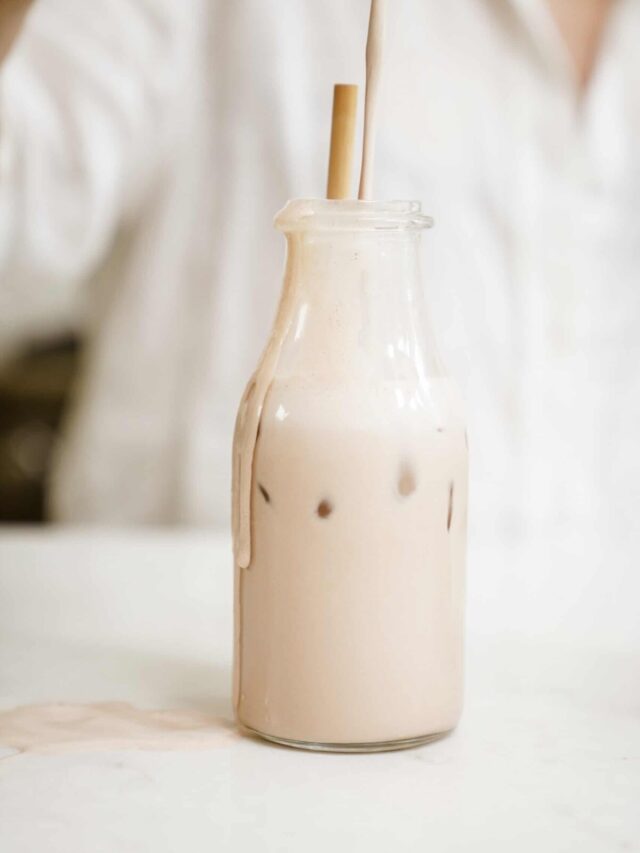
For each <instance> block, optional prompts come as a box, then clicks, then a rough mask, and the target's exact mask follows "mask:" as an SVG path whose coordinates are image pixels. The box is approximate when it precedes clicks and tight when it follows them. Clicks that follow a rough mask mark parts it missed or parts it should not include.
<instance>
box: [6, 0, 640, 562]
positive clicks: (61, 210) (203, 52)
mask: <svg viewBox="0 0 640 853" xmlns="http://www.w3.org/2000/svg"><path fill="white" fill-rule="evenodd" d="M368 7H369V3H368V0H326V2H323V3H316V2H311V0H307V2H300V0H278V2H277V3H275V2H265V0H235V2H233V3H229V2H226V0H185V2H182V3H170V2H168V1H167V0H95V2H93V3H91V4H88V3H85V2H83V1H82V0H35V2H32V3H25V2H20V0H10V1H9V2H5V3H3V4H2V6H1V10H0V51H1V53H2V65H1V66H0V87H1V100H0V520H1V521H2V522H5V523H9V522H11V523H15V522H45V521H57V522H65V523H73V524H78V523H80V524H86V523H90V524H100V525H123V524H126V525H131V524H133V525H140V524H144V525H149V524H152V525H157V524H162V525H167V524H169V525H177V524H180V525H185V524H186V525H206V526H225V525H226V524H227V523H228V518H229V481H230V443H231V433H232V428H233V421H234V417H235V412H236V408H237V404H238V401H239V398H240V395H241V393H242V389H243V387H244V383H245V382H246V380H247V378H248V376H249V375H250V373H251V371H252V370H253V368H254V366H255V364H256V361H257V358H258V356H259V353H260V351H261V349H262V347H263V345H264V342H265V340H266V337H267V334H268V330H269V328H270V324H271V321H272V318H273V314H274V310H275V306H276V302H277V298H278V294H279V290H280V285H281V268H282V258H283V252H284V247H283V245H281V238H280V237H279V236H278V235H277V234H276V233H275V232H274V231H273V230H272V227H271V222H272V219H273V216H274V214H275V212H276V211H277V210H278V209H279V208H280V207H281V206H283V204H284V202H285V201H286V200H287V199H288V198H291V197H305V196H321V195H323V192H324V185H325V179H326V158H327V153H328V139H329V120H330V112H331V96H332V86H333V83H334V82H356V83H359V84H362V83H363V70H364V69H363V58H364V44H365V39H366V28H367V21H368V11H369V8H368ZM389 40H390V41H389V51H388V64H387V72H386V81H385V95H384V101H383V106H382V110H381V119H380V130H379V137H378V157H377V164H376V186H375V190H376V196H377V197H379V198H418V199H420V200H421V201H422V204H423V208H424V209H425V211H426V212H427V213H429V214H431V215H433V216H434V218H435V220H436V228H435V229H434V231H433V232H430V233H429V235H427V237H426V241H425V242H426V245H425V250H424V263H425V268H426V281H427V283H428V290H429V293H428V297H429V303H430V305H431V308H432V314H433V325H434V328H435V330H436V336H437V338H438V340H439V344H440V349H441V351H442V354H443V357H444V361H445V363H446V364H447V365H448V367H449V369H450V372H452V373H453V374H454V376H455V377H456V378H457V380H458V381H459V383H460V385H461V386H462V388H463V390H464V394H465V397H466V400H467V407H468V415H469V424H470V428H469V433H470V437H471V452H472V482H471V485H472V489H471V501H472V506H471V523H472V533H473V531H475V535H476V536H482V535H488V536H500V537H502V538H505V537H506V538H507V539H508V538H510V537H511V538H514V537H519V536H522V535H530V536H533V537H534V538H535V537H536V536H537V535H538V534H539V533H540V532H541V531H544V533H545V535H548V534H549V533H550V532H551V533H552V534H553V535H554V536H556V537H557V536H560V537H564V538H565V539H566V541H567V542H569V543H572V542H573V543H575V542H584V540H585V537H586V538H588V541H589V542H590V543H591V545H590V548H591V550H593V548H594V547H595V550H596V551H597V553H598V554H599V558H600V559H606V555H607V553H608V550H609V549H610V547H611V542H612V539H613V540H615V541H616V543H617V547H620V544H621V543H622V546H623V548H622V550H623V553H624V554H625V555H626V559H629V560H631V559H633V557H634V556H637V551H636V550H635V544H634V542H635V540H634V539H633V536H634V531H635V526H636V524H637V522H636V513H637V510H638V508H639V507H640V500H639V498H640V488H639V485H638V484H639V482H640V477H638V470H639V465H640V451H639V450H638V446H637V435H638V434H639V432H640V393H639V392H640V381H639V375H638V363H639V360H640V335H639V334H638V321H639V320H640V147H639V146H638V140H639V139H640V59H639V57H638V49H637V46H638V44H639V43H640V3H638V2H637V0H449V2H447V3H442V2H439V0H402V1H401V2H397V3H394V4H392V8H391V10H390V21H389ZM362 94H363V88H361V99H362ZM354 193H355V185H354ZM625 543H626V544H625Z"/></svg>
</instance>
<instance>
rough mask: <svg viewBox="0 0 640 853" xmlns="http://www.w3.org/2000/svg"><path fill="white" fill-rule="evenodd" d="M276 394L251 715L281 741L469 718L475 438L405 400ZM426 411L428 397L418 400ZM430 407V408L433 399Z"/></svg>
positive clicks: (265, 455) (250, 618) (257, 582)
mask: <svg viewBox="0 0 640 853" xmlns="http://www.w3.org/2000/svg"><path fill="white" fill-rule="evenodd" d="M402 390H403V389H402V388H401V387H399V386H398V385H397V384H395V385H394V386H393V387H389V388H386V389H385V388H379V389H366V388H364V389H363V388H361V389H360V390H359V392H356V390H355V389H349V390H344V389H343V391H342V392H341V393H337V394H334V395H333V396H332V395H331V393H330V392H329V391H327V392H326V393H322V394H320V395H319V394H318V391H317V388H315V389H314V388H311V387H309V386H308V385H307V384H306V383H305V382H304V381H295V380H289V381H287V382H278V381H276V382H274V385H273V386H272V388H271V390H270V392H269V396H268V399H267V403H266V406H265V410H264V413H263V418H262V425H261V430H260V436H259V439H258V443H257V446H256V453H255V460H254V486H253V489H254V491H253V536H254V549H255V550H254V557H253V560H252V563H251V568H250V570H248V571H244V572H243V576H242V580H241V583H242V585H243V589H242V614H239V616H240V618H241V631H242V647H241V649H238V650H237V654H238V656H239V657H238V661H237V664H238V667H239V670H240V671H239V696H238V715H239V719H240V720H241V722H243V723H244V724H245V725H247V726H249V727H250V728H253V729H257V730H258V731H262V732H265V733H268V734H271V735H273V736H275V737H283V738H287V739H292V740H301V741H311V742H320V743H323V742H324V743H357V742H376V741H392V740H399V739H403V738H411V737H417V736H419V735H421V734H424V733H425V732H432V733H433V732H442V731H446V730H448V729H450V728H451V727H452V726H454V725H455V723H456V721H457V718H458V715H459V712H460V706H461V695H460V690H461V688H460V685H461V680H462V679H461V666H462V648H461V643H462V640H461V637H462V631H461V620H462V608H463V605H462V601H463V585H464V579H463V578H464V543H465V529H466V502H467V494H466V491H467V483H466V447H465V434H464V427H463V426H462V423H461V421H460V420H459V419H458V417H457V415H456V413H455V411H453V410H452V409H451V408H449V409H448V410H447V408H448V407H447V406H445V405H444V403H443V401H449V400H451V399H452V394H451V389H450V386H449V384H448V382H447V380H444V379H438V380H434V382H433V383H432V384H431V387H430V390H431V393H432V395H433V396H434V397H438V398H440V399H439V402H440V405H439V406H438V411H439V413H440V416H442V413H443V412H444V411H446V412H447V416H446V418H445V420H446V423H445V422H443V421H442V420H435V419H434V410H433V409H430V408H428V407H426V408H425V407H423V406H416V407H415V408H411V407H410V404H411V399H412V398H411V393H412V391H413V393H414V394H415V389H410V388H407V389H406V391H407V393H406V399H405V401H404V402H405V404H406V405H404V406H402V407H400V406H399V398H400V397H401V396H402ZM414 400H415V396H414ZM423 402H424V401H423Z"/></svg>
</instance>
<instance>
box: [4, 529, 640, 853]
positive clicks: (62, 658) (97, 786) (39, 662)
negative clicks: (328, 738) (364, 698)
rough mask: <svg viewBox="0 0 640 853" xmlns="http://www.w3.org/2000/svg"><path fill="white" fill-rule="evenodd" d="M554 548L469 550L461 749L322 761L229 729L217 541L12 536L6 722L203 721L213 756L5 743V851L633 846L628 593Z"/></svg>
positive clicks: (310, 852)
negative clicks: (115, 710)
mask: <svg viewBox="0 0 640 853" xmlns="http://www.w3.org/2000/svg"><path fill="white" fill-rule="evenodd" d="M545 555H546V559H545V560H543V561H539V560H538V559H537V557H536V555H532V554H529V555H528V558H526V559H525V558H523V557H522V555H520V556H518V557H517V558H516V557H515V556H514V552H513V551H512V550H509V549H506V550H505V549H502V550H501V551H500V553H498V552H496V551H492V550H491V549H486V548H485V549H483V548H480V547H477V546H474V547H473V548H472V553H471V575H470V578H471V582H470V603H469V626H470V630H469V638H468V667H467V668H468V678H467V701H466V710H465V714H464V717H463V721H462V723H461V725H460V727H459V729H458V730H457V731H456V732H455V733H454V734H453V735H451V736H450V737H448V738H446V739H444V740H441V741H438V742H436V743H433V744H430V745H428V746H425V747H422V748H419V749H414V750H407V751H404V752H397V753H386V754H378V755H325V754H313V753H305V752H298V751H295V750H290V749H286V748H281V747H275V746H271V745H268V744H266V743H262V742H259V741H257V740H253V739H251V738H248V737H245V736H242V735H240V734H238V733H236V732H235V730H234V729H233V727H232V725H231V722H230V721H231V712H230V706H229V678H230V676H229V667H230V654H231V570H230V564H231V560H230V548H229V543H228V540H227V539H226V538H225V537H215V536H206V535H203V534H193V533H192V534H187V533H183V534H177V533H140V534H124V533H119V534H110V535H107V534H104V533H100V534H97V533H89V532H73V531H69V532H64V531H62V532H55V531H41V532H36V531H29V530H24V531H20V530H13V531H9V532H5V533H2V534H0V708H2V709H9V708H12V707H14V706H22V705H28V704H34V703H47V702H52V701H57V702H73V703H95V702H98V701H115V700H117V701H124V702H129V703H131V704H132V705H135V706H137V707H139V708H148V709H176V710H178V709H184V710H198V711H201V712H203V713H205V714H207V715H211V720H212V723H211V725H212V727H213V728H217V729H219V735H220V736H219V738H215V737H214V738H213V739H212V742H211V744H210V745H209V746H208V748H206V749H184V750H174V751H154V750H146V751H140V750H131V749H117V750H116V749H100V750H93V749H91V748H86V749H84V750H82V749H80V750H77V749H76V750H73V751H67V752H65V751H62V752H58V753H55V754H39V753H19V752H16V751H15V750H13V749H10V748H7V747H6V746H5V747H4V748H2V731H0V848H1V849H2V851H3V853H35V851H38V853H39V851H46V853H87V851H91V853H113V851H118V853H128V851H136V853H137V851H154V853H165V851H172V853H173V851H175V853H178V851H179V853H200V851H203V853H204V851H207V853H211V851H216V853H223V852H224V851H245V850H246V851H261V853H262V851H289V850H291V851H301V852H302V851H304V853H314V851H323V853H324V851H326V850H328V849H333V850H336V851H343V850H344V851H347V850H348V851H350V853H351V851H356V853H357V851H362V853H365V851H366V853H374V852H375V851H381V852H382V851H384V853H391V851H393V852H394V853H395V851H419V850H420V851H422V850H424V851H427V850H428V851H430V853H438V851H447V853H449V852H450V851H474V853H478V851H491V853H502V851H504V853H507V851H508V853H514V851H517V853H528V851H531V853H534V851H535V853H540V851H571V852H572V853H573V851H576V852H578V851H579V853H589V851H603V852H604V851H606V853H612V851H616V850H624V851H629V850H640V843H639V839H640V817H639V816H640V809H639V808H638V800H639V797H638V794H639V793H640V774H639V756H640V721H639V708H640V703H639V701H638V698H639V697H638V693H639V685H638V681H639V679H640V665H639V660H640V654H639V652H640V637H639V632H638V625H637V620H636V619H635V617H634V614H635V612H636V610H637V600H638V599H637V597H636V598H635V600H634V601H633V602H632V603H630V602H629V601H628V600H627V598H628V596H629V595H631V592H632V589H631V586H629V585H627V586H625V585H624V583H623V579H622V578H621V576H619V575H616V574H615V569H613V570H612V572H611V573H609V574H608V575H604V576H603V575H602V574H598V573H597V572H595V571H594V572H593V573H591V574H589V577H588V582H587V581H584V582H581V585H580V586H579V587H578V589H577V592H576V583H577V582H578V581H577V579H578V578H581V577H583V575H584V571H583V566H582V565H579V564H578V562H579V561H578V562H576V560H577V559H578V558H577V557H576V556H575V555H574V557H573V558H572V559H573V563H572V561H571V559H569V558H567V556H566V554H565V555H558V554H556V555H555V556H554V554H553V553H552V552H551V551H549V550H548V549H547V550H546V551H545ZM538 556H539V555H538ZM559 557H561V558H562V561H563V566H564V567H565V569H566V571H564V572H563V573H562V574H561V575H558V577H553V575H552V573H553V571H554V568H553V567H554V565H556V564H557V559H558V558H559ZM554 560H556V563H554ZM574 563H575V565H574ZM536 569H537V571H538V576H539V577H538V580H537V581H536V582H535V583H534V584H532V581H531V579H530V576H528V575H527V578H528V580H527V581H526V582H524V580H523V579H524V577H525V574H524V573H526V572H528V571H529V570H536ZM552 577H553V582H552V583H551V585H549V582H550V580H551V578H552ZM519 579H520V580H519ZM612 584H613V585H614V586H613V592H612V587H611V585H612ZM632 584H633V590H635V592H638V591H639V588H638V584H637V580H635V579H634V580H633V581H632ZM572 591H573V593H575V594H572ZM623 592H624V594H623ZM545 596H546V598H545ZM545 601H549V602H550V603H549V605H548V606H546V607H544V606H543V602H545Z"/></svg>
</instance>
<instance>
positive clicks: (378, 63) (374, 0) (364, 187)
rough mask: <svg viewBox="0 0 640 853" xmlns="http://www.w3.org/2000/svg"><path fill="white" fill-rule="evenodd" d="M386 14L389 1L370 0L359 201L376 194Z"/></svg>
mask: <svg viewBox="0 0 640 853" xmlns="http://www.w3.org/2000/svg"><path fill="white" fill-rule="evenodd" d="M385 13H386V0H371V13H370V15H369V31H368V33H367V52H366V61H367V84H366V88H365V94H364V134H363V137H362V166H361V171H360V187H359V189H358V198H359V199H370V198H371V197H372V195H373V161H374V157H375V142H376V140H375V132H376V115H377V112H378V102H379V95H380V77H381V75H382V62H383V52H384V31H385Z"/></svg>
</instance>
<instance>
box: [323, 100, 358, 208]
mask: <svg viewBox="0 0 640 853" xmlns="http://www.w3.org/2000/svg"><path fill="white" fill-rule="evenodd" d="M357 104H358V87H357V86H352V85H349V84H344V83H336V85H335V86H334V87H333V114H332V117H331V150H330V152H329V177H328V180H327V198H349V196H350V194H351V191H350V185H351V166H352V163H353V139H354V136H355V130H356V107H357Z"/></svg>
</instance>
